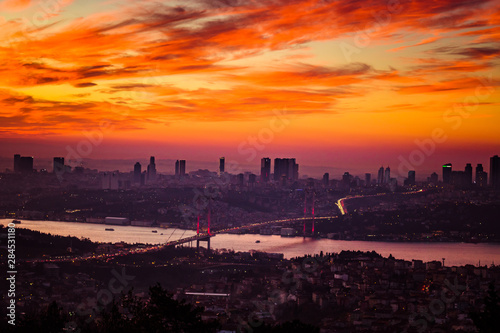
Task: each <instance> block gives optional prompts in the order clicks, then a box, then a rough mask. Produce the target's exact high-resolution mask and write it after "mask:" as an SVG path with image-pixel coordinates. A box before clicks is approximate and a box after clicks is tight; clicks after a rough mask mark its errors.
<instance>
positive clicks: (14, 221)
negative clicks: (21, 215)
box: [12, 220, 21, 224]
mask: <svg viewBox="0 0 500 333" xmlns="http://www.w3.org/2000/svg"><path fill="white" fill-rule="evenodd" d="M12 223H14V224H21V221H19V220H12Z"/></svg>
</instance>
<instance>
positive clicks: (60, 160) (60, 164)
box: [52, 157, 64, 174]
mask: <svg viewBox="0 0 500 333" xmlns="http://www.w3.org/2000/svg"><path fill="white" fill-rule="evenodd" d="M52 172H54V173H58V174H61V173H63V172H64V157H54V163H53V166H52Z"/></svg>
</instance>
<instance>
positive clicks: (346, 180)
mask: <svg viewBox="0 0 500 333" xmlns="http://www.w3.org/2000/svg"><path fill="white" fill-rule="evenodd" d="M351 178H352V176H351V175H350V174H349V172H344V174H343V175H342V183H343V184H344V185H345V186H349V185H350V184H351Z"/></svg>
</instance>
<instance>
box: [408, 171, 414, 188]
mask: <svg viewBox="0 0 500 333" xmlns="http://www.w3.org/2000/svg"><path fill="white" fill-rule="evenodd" d="M408 185H411V186H413V185H415V170H410V171H408Z"/></svg>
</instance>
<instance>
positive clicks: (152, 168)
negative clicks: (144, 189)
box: [148, 156, 156, 183]
mask: <svg viewBox="0 0 500 333" xmlns="http://www.w3.org/2000/svg"><path fill="white" fill-rule="evenodd" d="M155 181H156V163H155V157H154V156H151V157H150V158H149V165H148V183H152V182H155Z"/></svg>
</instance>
